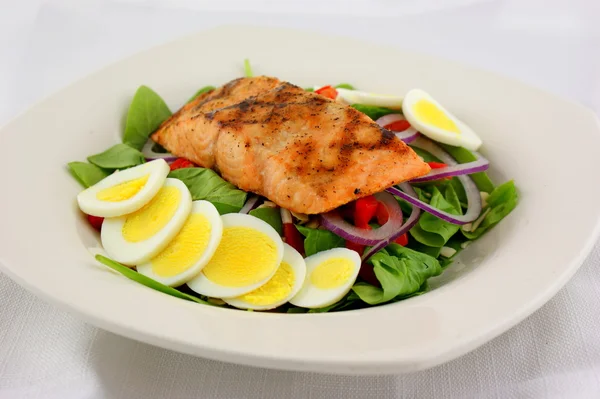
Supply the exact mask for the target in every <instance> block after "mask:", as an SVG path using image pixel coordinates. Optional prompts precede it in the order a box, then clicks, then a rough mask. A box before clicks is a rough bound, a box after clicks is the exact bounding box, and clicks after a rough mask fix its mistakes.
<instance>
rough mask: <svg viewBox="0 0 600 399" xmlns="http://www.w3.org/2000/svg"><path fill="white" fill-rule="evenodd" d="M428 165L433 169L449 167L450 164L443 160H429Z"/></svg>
mask: <svg viewBox="0 0 600 399" xmlns="http://www.w3.org/2000/svg"><path fill="white" fill-rule="evenodd" d="M427 165H429V167H430V168H431V169H443V168H447V167H448V165H446V164H445V163H442V162H427Z"/></svg>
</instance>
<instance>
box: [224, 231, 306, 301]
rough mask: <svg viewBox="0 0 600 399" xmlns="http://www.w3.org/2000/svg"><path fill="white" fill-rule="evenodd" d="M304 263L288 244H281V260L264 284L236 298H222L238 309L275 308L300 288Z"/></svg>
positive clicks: (304, 269)
mask: <svg viewBox="0 0 600 399" xmlns="http://www.w3.org/2000/svg"><path fill="white" fill-rule="evenodd" d="M305 276H306V263H305V262H304V259H303V258H302V255H300V253H298V251H296V250H295V249H294V248H292V247H291V246H289V245H288V244H285V243H284V244H283V260H282V261H281V264H280V265H279V268H278V269H277V271H276V272H275V274H274V275H273V277H271V279H270V280H269V281H267V283H266V284H264V285H262V286H260V287H258V288H257V289H255V290H253V291H250V292H249V293H247V294H244V295H242V296H238V297H236V298H229V299H224V301H225V302H227V303H228V304H230V305H231V306H235V307H236V308H239V309H254V310H268V309H275V308H276V307H278V306H281V305H283V304H284V303H286V302H287V301H289V300H290V298H292V297H293V296H294V295H296V294H297V293H298V291H300V288H302V283H303V282H304V277H305Z"/></svg>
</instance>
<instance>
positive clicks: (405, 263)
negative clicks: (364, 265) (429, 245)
mask: <svg viewBox="0 0 600 399" xmlns="http://www.w3.org/2000/svg"><path fill="white" fill-rule="evenodd" d="M369 263H371V264H372V265H373V271H374V272H375V276H376V277H377V279H378V280H379V282H380V283H381V288H378V287H375V286H373V285H370V284H368V283H363V282H359V283H356V284H355V285H354V287H352V290H353V291H354V292H355V293H356V295H358V297H359V298H360V299H361V300H362V301H364V302H366V303H368V304H369V305H378V304H381V303H385V302H389V301H391V300H393V299H404V298H406V297H408V296H409V295H413V294H415V293H417V292H419V291H421V290H422V287H423V285H424V284H425V282H426V281H427V279H428V278H430V277H433V276H437V275H439V274H441V272H442V268H441V266H440V263H439V262H438V261H437V259H435V258H433V257H431V256H429V255H426V254H424V253H420V252H417V251H414V250H412V249H409V248H406V247H403V246H401V245H398V244H390V245H389V246H387V247H386V248H385V249H383V250H381V251H379V252H377V253H376V254H375V255H373V256H372V257H371V259H369Z"/></svg>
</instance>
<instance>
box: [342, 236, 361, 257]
mask: <svg viewBox="0 0 600 399" xmlns="http://www.w3.org/2000/svg"><path fill="white" fill-rule="evenodd" d="M346 248H348V249H351V250H352V251H356V252H358V254H359V255H360V256H362V254H363V252H365V246H364V245H362V244H357V243H355V242H352V241H349V240H346Z"/></svg>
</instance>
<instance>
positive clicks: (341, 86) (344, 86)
mask: <svg viewBox="0 0 600 399" xmlns="http://www.w3.org/2000/svg"><path fill="white" fill-rule="evenodd" d="M335 88H336V89H346V90H356V88H355V87H354V86H352V85H351V84H350V83H340V84H339V85H337V86H335Z"/></svg>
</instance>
